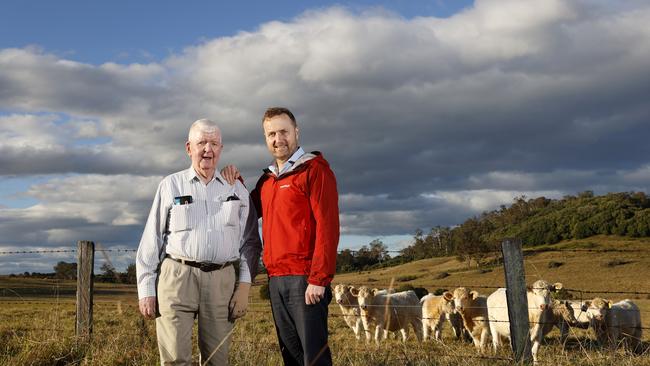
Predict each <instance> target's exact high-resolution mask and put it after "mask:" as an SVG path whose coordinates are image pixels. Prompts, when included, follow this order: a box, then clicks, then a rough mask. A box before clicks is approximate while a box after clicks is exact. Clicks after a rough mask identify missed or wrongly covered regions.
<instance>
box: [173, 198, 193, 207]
mask: <svg viewBox="0 0 650 366" xmlns="http://www.w3.org/2000/svg"><path fill="white" fill-rule="evenodd" d="M192 202H193V200H192V196H178V197H174V204H175V205H188V204H190V203H192Z"/></svg>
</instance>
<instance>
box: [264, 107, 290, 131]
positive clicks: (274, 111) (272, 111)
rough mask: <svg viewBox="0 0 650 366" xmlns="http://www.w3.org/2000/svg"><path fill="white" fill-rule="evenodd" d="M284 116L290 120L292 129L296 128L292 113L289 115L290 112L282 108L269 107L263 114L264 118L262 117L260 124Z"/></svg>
mask: <svg viewBox="0 0 650 366" xmlns="http://www.w3.org/2000/svg"><path fill="white" fill-rule="evenodd" d="M283 114H286V115H287V116H288V117H289V118H290V119H291V122H292V123H293V127H296V125H297V123H296V117H294V116H293V113H291V111H290V110H288V109H287V108H284V107H271V108H269V109H267V110H266V112H264V117H262V123H264V121H266V120H267V119H271V118H273V117H275V116H280V115H283Z"/></svg>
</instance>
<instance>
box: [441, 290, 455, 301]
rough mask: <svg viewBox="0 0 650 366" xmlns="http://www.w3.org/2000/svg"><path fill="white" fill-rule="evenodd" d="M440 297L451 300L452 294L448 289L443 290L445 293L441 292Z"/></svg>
mask: <svg viewBox="0 0 650 366" xmlns="http://www.w3.org/2000/svg"><path fill="white" fill-rule="evenodd" d="M442 297H444V298H445V300H447V301H451V300H453V299H454V295H453V294H452V293H451V292H449V291H445V293H444V294H442Z"/></svg>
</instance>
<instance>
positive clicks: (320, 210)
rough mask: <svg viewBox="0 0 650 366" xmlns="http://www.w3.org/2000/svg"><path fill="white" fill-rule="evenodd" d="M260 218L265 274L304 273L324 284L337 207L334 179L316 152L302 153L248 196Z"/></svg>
mask: <svg viewBox="0 0 650 366" xmlns="http://www.w3.org/2000/svg"><path fill="white" fill-rule="evenodd" d="M251 195H252V197H253V200H254V202H255V205H256V208H257V212H258V215H260V216H261V217H262V238H263V241H264V255H263V257H262V260H263V261H264V266H266V270H267V272H268V274H269V276H271V277H273V276H290V275H306V276H308V278H307V282H309V283H310V284H312V285H318V286H327V285H329V284H330V282H332V278H334V273H335V272H336V254H337V247H338V242H339V206H338V192H337V190H336V178H335V177H334V173H333V172H332V170H331V169H330V167H329V164H328V163H327V161H326V160H325V159H324V158H323V157H322V155H321V154H320V153H319V152H313V153H306V154H304V155H303V156H301V157H300V158H299V159H298V160H297V161H296V163H295V164H294V165H293V167H292V168H291V169H290V170H289V171H287V172H285V173H283V174H281V175H280V176H279V177H277V176H276V175H275V174H273V173H272V172H271V171H270V170H268V169H265V170H264V174H263V175H262V176H261V177H260V179H259V180H258V181H257V185H256V187H255V190H254V191H253V192H252V193H251Z"/></svg>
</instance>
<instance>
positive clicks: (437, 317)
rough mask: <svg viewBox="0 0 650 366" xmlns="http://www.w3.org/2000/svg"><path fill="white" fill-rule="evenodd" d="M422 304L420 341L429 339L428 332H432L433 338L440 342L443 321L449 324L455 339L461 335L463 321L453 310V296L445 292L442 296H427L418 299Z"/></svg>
mask: <svg viewBox="0 0 650 366" xmlns="http://www.w3.org/2000/svg"><path fill="white" fill-rule="evenodd" d="M420 304H422V329H423V334H422V339H423V340H424V341H426V340H427V339H429V332H430V331H431V330H433V338H434V339H435V340H438V341H439V340H441V334H442V328H443V325H444V323H445V319H447V321H449V324H451V329H452V331H453V332H454V335H455V336H456V338H460V337H461V336H462V335H463V319H462V317H461V316H460V314H458V313H457V312H456V311H455V309H454V295H453V294H452V293H451V292H449V291H446V292H445V293H444V294H442V296H434V295H433V294H428V295H426V296H424V297H423V298H421V299H420Z"/></svg>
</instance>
